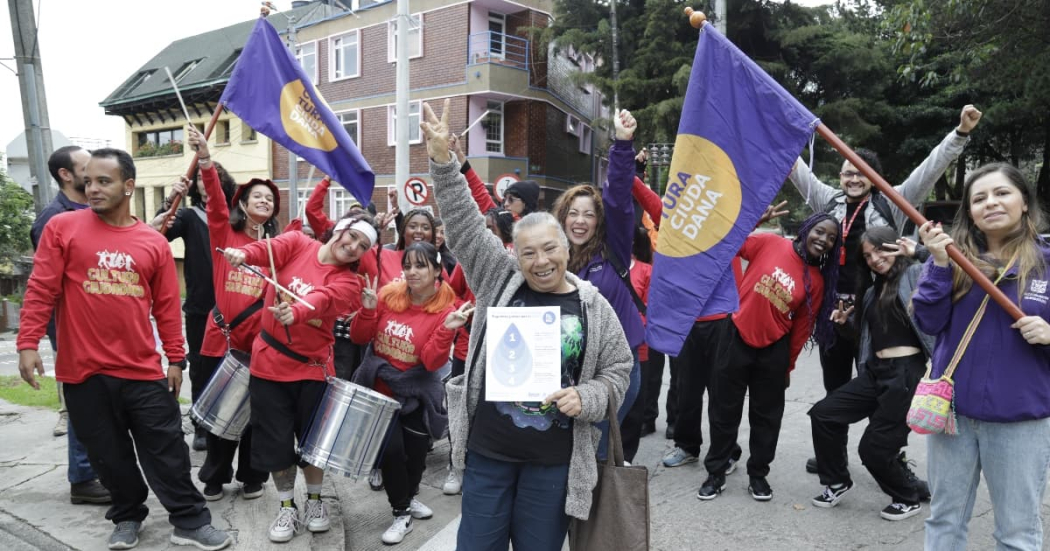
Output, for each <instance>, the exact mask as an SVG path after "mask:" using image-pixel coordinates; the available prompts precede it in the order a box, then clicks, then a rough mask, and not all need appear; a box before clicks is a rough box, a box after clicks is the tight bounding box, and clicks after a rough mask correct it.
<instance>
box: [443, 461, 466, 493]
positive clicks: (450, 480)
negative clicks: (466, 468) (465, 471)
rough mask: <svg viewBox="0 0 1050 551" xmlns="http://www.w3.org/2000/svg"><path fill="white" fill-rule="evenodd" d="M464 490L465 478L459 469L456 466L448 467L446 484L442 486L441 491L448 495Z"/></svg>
mask: <svg viewBox="0 0 1050 551" xmlns="http://www.w3.org/2000/svg"><path fill="white" fill-rule="evenodd" d="M462 491H463V480H462V479H461V478H460V476H459V471H458V470H456V468H455V467H451V466H450V467H449V468H448V475H447V476H446V477H445V485H444V486H442V487H441V492H442V493H444V494H445V495H447V496H454V495H456V494H458V493H460V492H462Z"/></svg>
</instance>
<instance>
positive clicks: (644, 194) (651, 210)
mask: <svg viewBox="0 0 1050 551" xmlns="http://www.w3.org/2000/svg"><path fill="white" fill-rule="evenodd" d="M631 195H632V196H633V197H634V200H635V201H638V204H639V205H641V207H642V210H644V211H645V213H646V214H648V215H649V218H651V219H653V220H659V219H660V215H661V214H663V212H664V205H663V202H661V201H660V196H659V195H657V194H656V192H655V191H653V190H651V189H649V186H647V185H645V182H643V181H642V179H641V178H639V177H637V176H635V177H634V183H632V184H631Z"/></svg>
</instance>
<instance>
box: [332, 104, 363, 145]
mask: <svg viewBox="0 0 1050 551" xmlns="http://www.w3.org/2000/svg"><path fill="white" fill-rule="evenodd" d="M335 115H336V116H337V117H339V122H341V123H343V129H344V130H346V133H347V134H350V139H351V140H354V144H355V145H357V146H359V147H360V145H361V111H360V110H358V109H354V110H353V111H343V112H342V113H336V114H335Z"/></svg>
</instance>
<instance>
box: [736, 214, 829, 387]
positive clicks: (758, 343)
mask: <svg viewBox="0 0 1050 551" xmlns="http://www.w3.org/2000/svg"><path fill="white" fill-rule="evenodd" d="M792 245H793V243H792V241H791V240H789V239H785V238H783V237H780V236H777V235H773V234H753V235H751V236H749V237H748V238H747V240H746V241H744V246H743V247H741V248H740V252H739V253H737V254H738V256H740V257H741V258H743V259H744V260H747V261H748V266H747V270H746V271H745V272H744V278H743V280H742V281H741V283H740V310H739V311H737V313H735V314H733V323H734V324H735V325H736V327H737V329H738V330H739V331H740V338H742V339H743V340H744V342H745V343H747V344H748V345H749V346H751V347H753V348H765V347H767V346H769V345H771V344H773V343H775V342H777V341H778V340H780V338H781V337H783V336H784V335H788V334H790V335H791V336H790V341H791V345H790V348H791V356H790V360H789V364H788V371H791V370H793V369H795V360H796V359H797V358H798V355H799V352H801V351H802V347H803V346H804V345H805V344H806V341H807V340H809V336H810V334H811V333H812V332H813V323H814V320H815V319H816V314H817V313H818V312H820V306H821V304H822V303H823V297H824V278H823V276H821V275H820V270H819V269H817V267H816V266H809V265H807V264H805V263H804V262H803V261H802V258H801V257H799V255H798V253H796V252H795V249H794V247H793V246H792ZM807 270H808V271H809V289H808V291H809V295H808V299H807V294H806V291H807V289H806V277H805V272H806V271H807Z"/></svg>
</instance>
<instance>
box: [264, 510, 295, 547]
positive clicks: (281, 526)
mask: <svg viewBox="0 0 1050 551" xmlns="http://www.w3.org/2000/svg"><path fill="white" fill-rule="evenodd" d="M301 524H302V523H301V522H300V521H299V511H297V510H296V509H295V507H281V510H280V511H278V512H277V518H275V519H274V520H273V524H271V525H270V541H272V542H275V543H284V542H286V541H291V540H292V538H293V537H294V536H295V535H296V534H298V533H299V527H300V526H301Z"/></svg>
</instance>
